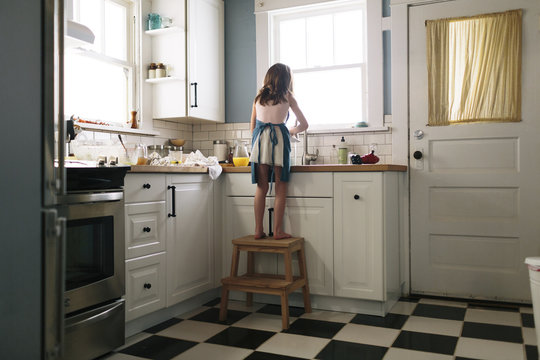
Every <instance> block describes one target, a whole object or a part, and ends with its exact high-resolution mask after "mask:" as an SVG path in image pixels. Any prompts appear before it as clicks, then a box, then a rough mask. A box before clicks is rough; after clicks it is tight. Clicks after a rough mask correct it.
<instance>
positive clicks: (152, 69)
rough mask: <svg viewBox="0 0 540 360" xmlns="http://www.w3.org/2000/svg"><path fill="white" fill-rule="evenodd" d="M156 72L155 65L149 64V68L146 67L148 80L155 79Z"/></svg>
mask: <svg viewBox="0 0 540 360" xmlns="http://www.w3.org/2000/svg"><path fill="white" fill-rule="evenodd" d="M156 70H157V65H156V63H151V64H150V66H149V67H148V78H149V79H155V77H156Z"/></svg>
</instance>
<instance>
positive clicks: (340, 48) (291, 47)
mask: <svg viewBox="0 0 540 360" xmlns="http://www.w3.org/2000/svg"><path fill="white" fill-rule="evenodd" d="M310 2H311V3H313V2H315V3H316V4H307V5H306V3H310ZM291 3H292V4H291ZM294 3H302V6H294ZM287 6H294V7H287V8H285V9H283V8H282V9H269V10H268V11H267V12H266V13H265V14H264V15H263V16H264V17H263V18H261V15H258V18H257V21H258V25H257V31H258V33H257V41H258V42H259V41H263V42H264V41H265V40H266V43H267V47H268V54H260V53H259V49H261V47H258V59H259V60H258V66H261V65H263V63H264V61H260V59H261V56H262V57H264V56H265V55H266V56H268V64H267V65H268V66H270V65H271V64H273V63H276V62H281V63H284V64H287V65H289V66H290V67H291V70H292V71H293V74H294V84H293V85H294V93H295V96H296V98H297V100H298V103H299V105H300V108H301V109H302V111H303V112H304V114H305V115H306V118H307V119H308V122H309V124H310V131H320V132H331V131H339V130H343V129H346V128H351V127H353V126H354V124H356V123H358V122H366V123H367V124H368V128H367V129H369V130H377V128H383V125H384V124H383V85H382V30H381V17H382V10H381V1H378V0H354V1H327V2H322V3H321V2H319V1H300V0H295V1H292V2H290V3H288V4H287ZM261 7H264V5H262V6H261ZM256 9H257V7H256ZM259 11H260V10H259ZM256 12H257V11H256ZM265 21H267V24H268V26H267V28H268V29H269V31H268V34H267V36H265V35H266V34H265V33H264V31H260V30H262V26H261V25H262V24H261V23H263V22H265ZM265 65H266V64H265ZM266 68H267V67H266ZM290 115H291V119H290V120H289V121H292V122H294V114H293V113H292V112H291V114H290Z"/></svg>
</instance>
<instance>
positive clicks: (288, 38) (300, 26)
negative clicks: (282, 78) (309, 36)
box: [279, 19, 306, 69]
mask: <svg viewBox="0 0 540 360" xmlns="http://www.w3.org/2000/svg"><path fill="white" fill-rule="evenodd" d="M279 61H280V62H282V63H284V64H287V65H289V66H290V67H291V68H293V69H295V68H296V69H298V68H305V67H306V23H305V20H304V19H297V20H286V21H282V22H281V23H280V24H279Z"/></svg>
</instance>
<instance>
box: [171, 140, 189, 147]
mask: <svg viewBox="0 0 540 360" xmlns="http://www.w3.org/2000/svg"><path fill="white" fill-rule="evenodd" d="M169 141H170V143H171V144H172V145H174V146H184V144H185V143H186V140H184V139H169Z"/></svg>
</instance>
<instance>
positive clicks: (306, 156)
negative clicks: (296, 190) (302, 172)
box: [302, 130, 319, 165]
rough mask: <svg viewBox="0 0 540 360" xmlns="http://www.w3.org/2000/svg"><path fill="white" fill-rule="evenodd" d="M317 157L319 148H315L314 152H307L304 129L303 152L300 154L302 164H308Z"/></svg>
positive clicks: (306, 135)
mask: <svg viewBox="0 0 540 360" xmlns="http://www.w3.org/2000/svg"><path fill="white" fill-rule="evenodd" d="M318 157H319V149H316V151H315V154H310V153H308V133H307V130H306V131H304V153H303V154H302V165H310V164H311V162H312V161H315V160H317V158H318Z"/></svg>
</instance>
